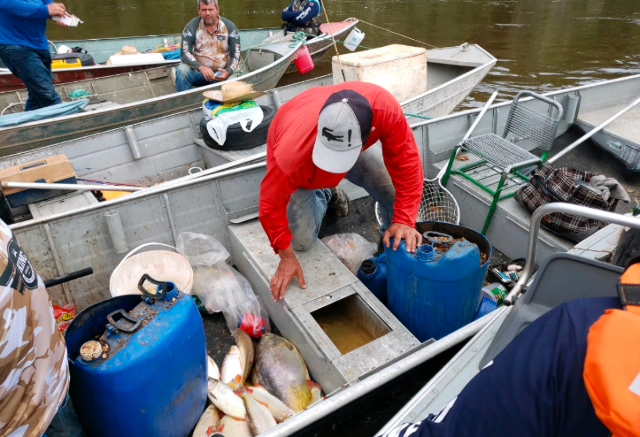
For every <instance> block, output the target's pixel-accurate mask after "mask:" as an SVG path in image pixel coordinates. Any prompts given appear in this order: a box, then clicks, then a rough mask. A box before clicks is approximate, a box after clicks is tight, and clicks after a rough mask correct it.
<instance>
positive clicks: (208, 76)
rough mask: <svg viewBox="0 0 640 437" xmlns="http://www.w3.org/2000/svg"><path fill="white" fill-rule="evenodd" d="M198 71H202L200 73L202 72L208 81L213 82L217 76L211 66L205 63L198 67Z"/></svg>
mask: <svg viewBox="0 0 640 437" xmlns="http://www.w3.org/2000/svg"><path fill="white" fill-rule="evenodd" d="M198 71H200V73H202V75H203V76H204V79H205V80H206V81H207V82H211V81H213V79H214V78H215V73H214V72H213V70H212V69H211V68H209V67H205V66H204V65H201V66H199V67H198Z"/></svg>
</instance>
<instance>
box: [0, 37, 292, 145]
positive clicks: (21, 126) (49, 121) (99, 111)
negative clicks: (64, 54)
mask: <svg viewBox="0 0 640 437" xmlns="http://www.w3.org/2000/svg"><path fill="white" fill-rule="evenodd" d="M301 45H302V43H301V42H298V43H296V46H295V47H294V48H292V49H291V50H290V51H289V52H287V53H286V54H285V55H283V56H282V57H281V58H280V59H277V60H276V61H274V62H272V63H271V64H269V65H265V66H264V67H262V68H259V69H257V70H254V71H251V72H249V73H247V74H245V75H244V76H240V77H236V78H233V79H231V80H228V81H224V82H220V83H216V84H212V85H207V86H203V87H199V88H193V89H190V90H186V91H181V92H179V93H177V92H176V93H171V94H167V95H164V96H158V97H152V98H150V99H145V100H139V101H136V102H131V103H125V104H121V105H118V106H116V107H106V108H98V109H94V110H92V111H87V112H79V113H76V114H72V115H63V116H60V117H53V118H45V119H43V120H36V121H31V122H28V123H22V124H17V125H12V126H7V127H2V128H0V134H1V133H4V132H10V131H17V130H21V129H25V128H30V127H34V126H37V127H42V126H46V125H48V124H56V123H57V122H60V121H61V120H81V119H85V118H90V117H94V116H98V115H101V114H104V113H110V112H118V111H120V110H125V109H129V108H136V107H141V106H145V105H148V104H150V103H155V102H159V101H168V100H170V99H174V98H176V96H184V95H187V94H195V93H200V94H201V93H202V92H204V91H209V90H212V89H216V88H219V87H221V86H222V85H223V84H224V83H228V82H234V81H238V80H241V79H245V78H247V77H252V76H255V75H257V74H259V73H262V72H264V71H268V70H271V69H272V68H273V67H275V66H279V65H280V64H282V63H283V62H285V61H286V62H287V63H290V62H291V59H292V57H293V56H295V54H296V53H297V51H298V49H299V48H300V46H301ZM159 68H161V67H159ZM144 71H146V70H142V72H144ZM133 73H135V72H133ZM124 74H128V73H124ZM111 77H113V76H111ZM89 80H91V79H89ZM8 92H15V91H8ZM178 112H182V111H178Z"/></svg>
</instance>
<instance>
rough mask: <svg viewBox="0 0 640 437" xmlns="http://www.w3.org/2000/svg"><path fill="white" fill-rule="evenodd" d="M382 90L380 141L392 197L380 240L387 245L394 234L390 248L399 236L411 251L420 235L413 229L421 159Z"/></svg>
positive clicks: (421, 177) (396, 107) (395, 107)
mask: <svg viewBox="0 0 640 437" xmlns="http://www.w3.org/2000/svg"><path fill="white" fill-rule="evenodd" d="M384 93H385V94H386V98H385V103H383V105H384V106H385V107H384V110H383V122H382V123H381V125H382V127H381V129H382V132H381V134H380V142H381V143H382V156H383V158H384V163H385V167H386V168H387V171H388V172H389V176H390V177H391V182H393V186H394V188H395V189H396V198H395V202H394V204H393V220H392V222H391V223H392V224H391V226H390V227H389V229H388V230H387V232H385V235H384V237H383V243H384V244H385V245H386V246H387V247H389V239H390V238H391V237H395V238H394V249H397V248H398V245H399V244H400V239H401V238H400V237H402V238H404V239H405V242H406V245H407V250H408V251H410V252H413V251H415V247H416V245H419V244H420V243H421V242H422V237H421V235H420V234H419V233H418V232H417V231H416V230H415V222H416V218H417V216H418V207H419V206H420V199H421V198H422V186H423V180H424V174H423V170H422V160H421V158H420V153H419V152H418V145H417V144H416V140H415V138H414V136H413V132H412V131H411V128H410V127H409V123H407V121H406V119H405V116H404V114H403V113H402V108H401V107H400V104H399V103H398V101H397V100H396V99H395V98H394V97H393V96H392V95H391V94H390V93H388V92H387V91H384ZM414 237H415V238H414Z"/></svg>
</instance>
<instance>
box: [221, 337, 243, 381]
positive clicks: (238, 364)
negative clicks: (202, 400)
mask: <svg viewBox="0 0 640 437" xmlns="http://www.w3.org/2000/svg"><path fill="white" fill-rule="evenodd" d="M243 373H244V369H243V368H242V355H241V354H240V349H239V348H238V346H231V347H230V348H229V350H228V351H227V354H226V355H225V356H224V360H223V361H222V369H221V370H220V381H222V382H224V383H225V384H227V385H228V386H229V387H231V388H233V389H239V388H241V387H242V375H243Z"/></svg>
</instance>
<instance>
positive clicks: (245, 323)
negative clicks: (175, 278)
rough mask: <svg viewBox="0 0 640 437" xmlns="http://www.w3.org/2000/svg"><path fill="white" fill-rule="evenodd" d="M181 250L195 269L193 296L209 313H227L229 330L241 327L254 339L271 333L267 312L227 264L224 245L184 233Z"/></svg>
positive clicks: (180, 238) (202, 236)
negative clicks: (196, 297)
mask: <svg viewBox="0 0 640 437" xmlns="http://www.w3.org/2000/svg"><path fill="white" fill-rule="evenodd" d="M178 249H179V250H180V251H181V252H182V253H184V255H185V256H186V257H187V259H188V260H189V263H190V264H191V267H193V289H192V293H194V294H195V295H196V296H198V298H199V299H200V300H201V301H202V304H203V305H204V307H205V308H206V309H207V311H208V312H209V313H217V312H222V314H224V318H225V320H226V321H227V327H228V328H229V331H231V332H233V331H234V330H235V329H236V328H240V329H242V330H243V331H245V332H246V333H247V334H249V335H250V336H251V337H253V338H260V337H261V336H262V335H263V334H265V333H267V332H269V331H270V328H269V315H268V314H267V311H266V310H265V309H264V307H263V306H262V304H261V303H260V300H259V298H258V297H257V296H256V295H255V293H254V292H253V288H251V284H249V281H247V280H246V279H245V277H244V276H242V275H241V274H240V273H239V272H238V271H237V270H235V269H234V268H232V267H231V266H229V265H227V263H226V262H225V260H226V259H227V258H229V252H228V251H227V249H225V247H224V246H223V245H222V243H220V242H219V241H218V240H216V239H215V238H213V237H210V236H209V235H204V234H196V233H192V232H183V233H181V234H180V235H178Z"/></svg>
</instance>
